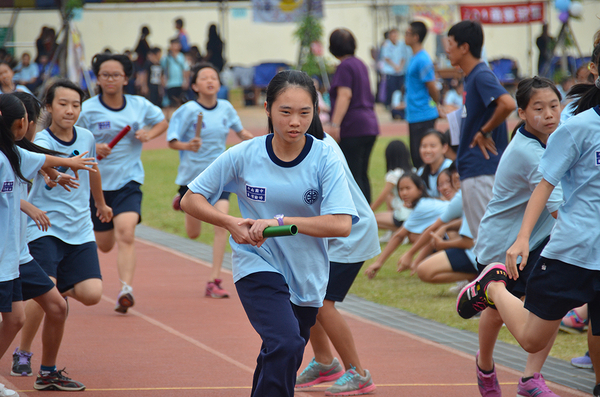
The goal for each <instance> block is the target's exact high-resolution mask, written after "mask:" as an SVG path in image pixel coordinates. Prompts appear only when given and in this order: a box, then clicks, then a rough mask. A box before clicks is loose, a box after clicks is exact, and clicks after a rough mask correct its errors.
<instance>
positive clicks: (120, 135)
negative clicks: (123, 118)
mask: <svg viewBox="0 0 600 397" xmlns="http://www.w3.org/2000/svg"><path fill="white" fill-rule="evenodd" d="M129 131H131V127H130V126H128V125H126V126H125V128H123V129H122V130H121V132H119V133H118V134H117V136H115V137H114V138H113V139H112V141H110V142H109V144H108V147H109V148H111V149H112V148H114V147H115V145H116V144H117V143H119V141H120V140H121V139H123V137H124V136H125V135H127V133H128V132H129ZM96 158H97V159H98V160H102V159H103V158H104V157H102V156H100V155H98V156H96Z"/></svg>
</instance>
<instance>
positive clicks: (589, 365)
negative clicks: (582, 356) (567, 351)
mask: <svg viewBox="0 0 600 397" xmlns="http://www.w3.org/2000/svg"><path fill="white" fill-rule="evenodd" d="M571 365H572V366H574V367H575V368H581V369H594V366H593V365H592V364H573V363H571Z"/></svg>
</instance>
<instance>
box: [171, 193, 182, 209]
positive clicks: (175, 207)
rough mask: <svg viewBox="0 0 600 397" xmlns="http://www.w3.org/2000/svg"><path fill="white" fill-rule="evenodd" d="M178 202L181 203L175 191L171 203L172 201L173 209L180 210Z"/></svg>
mask: <svg viewBox="0 0 600 397" xmlns="http://www.w3.org/2000/svg"><path fill="white" fill-rule="evenodd" d="M180 203H181V196H180V195H179V193H177V194H176V195H175V197H173V203H172V205H173V209H174V210H175V211H181V204H180Z"/></svg>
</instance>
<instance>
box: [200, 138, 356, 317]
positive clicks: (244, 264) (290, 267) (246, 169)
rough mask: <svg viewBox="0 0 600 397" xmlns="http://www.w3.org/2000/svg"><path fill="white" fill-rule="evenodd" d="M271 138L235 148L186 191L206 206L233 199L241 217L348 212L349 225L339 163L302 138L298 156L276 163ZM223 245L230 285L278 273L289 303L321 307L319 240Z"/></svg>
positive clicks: (324, 265)
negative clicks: (226, 196) (229, 257)
mask: <svg viewBox="0 0 600 397" xmlns="http://www.w3.org/2000/svg"><path fill="white" fill-rule="evenodd" d="M272 139H273V134H269V135H265V136H261V137H256V138H253V139H251V140H248V141H244V142H242V143H240V144H238V145H235V146H234V147H232V148H230V149H229V150H227V151H226V152H225V153H223V154H222V155H221V156H219V157H218V158H217V159H216V160H215V161H214V162H213V163H212V164H211V165H210V166H209V167H208V168H207V169H206V170H204V172H203V173H202V174H200V175H199V176H198V177H197V178H196V179H194V180H193V181H192V183H190V184H189V185H188V187H189V188H190V190H191V191H192V192H194V193H199V194H201V195H203V196H204V197H206V199H207V200H208V201H209V202H210V203H211V204H214V203H215V202H216V201H217V200H218V199H219V197H220V196H221V193H222V192H223V191H228V192H232V193H235V194H236V195H237V196H238V204H239V207H240V212H241V215H242V217H243V218H251V219H270V218H273V217H274V216H275V215H277V214H284V215H286V216H290V217H293V216H300V217H313V216H319V215H328V214H349V215H352V216H353V224H355V223H356V222H358V216H357V212H356V209H355V207H354V203H353V201H352V195H351V194H350V190H349V188H348V183H347V182H346V175H345V174H344V170H343V168H342V163H341V162H340V160H339V158H338V156H337V155H336V154H335V152H334V151H333V149H332V148H331V147H330V146H329V145H327V144H326V143H324V142H322V141H319V140H316V139H314V138H313V137H312V136H310V135H307V136H306V145H305V146H304V149H303V150H302V152H301V153H300V155H299V156H298V157H297V158H296V159H295V160H294V161H291V162H283V161H281V160H279V159H278V158H277V157H276V156H275V154H274V152H273V147H272V144H271V141H272ZM300 232H302V231H301V230H300ZM229 242H230V244H231V249H232V251H233V261H232V262H233V281H234V282H237V281H238V280H240V279H242V278H244V277H246V276H247V275H249V274H253V273H257V272H275V273H279V274H281V275H282V276H283V277H284V278H285V280H286V282H287V284H288V286H289V289H290V300H291V301H292V303H294V304H295V305H298V306H311V307H320V306H322V304H323V299H324V298H325V290H326V288H327V281H328V279H329V258H328V256H327V241H326V239H323V238H315V237H310V236H307V235H304V234H300V233H298V235H296V236H293V237H276V238H269V239H267V240H266V241H265V243H264V244H263V245H262V246H261V247H260V248H258V247H254V246H252V245H250V244H237V243H236V242H235V241H233V238H230V239H229Z"/></svg>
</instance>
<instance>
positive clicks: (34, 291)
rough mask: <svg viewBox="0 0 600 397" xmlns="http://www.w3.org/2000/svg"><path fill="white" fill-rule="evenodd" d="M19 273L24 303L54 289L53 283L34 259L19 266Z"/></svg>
mask: <svg viewBox="0 0 600 397" xmlns="http://www.w3.org/2000/svg"><path fill="white" fill-rule="evenodd" d="M19 272H20V273H21V277H20V278H21V290H22V291H23V300H24V301H27V300H29V299H34V298H37V297H38V296H42V295H44V294H45V293H47V292H48V291H50V290H51V289H52V288H54V283H53V282H52V280H51V279H50V277H48V275H47V274H46V272H45V271H44V269H42V267H41V266H40V264H39V263H37V261H36V260H35V259H34V260H31V261H29V262H27V263H24V264H22V265H21V266H19Z"/></svg>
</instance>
